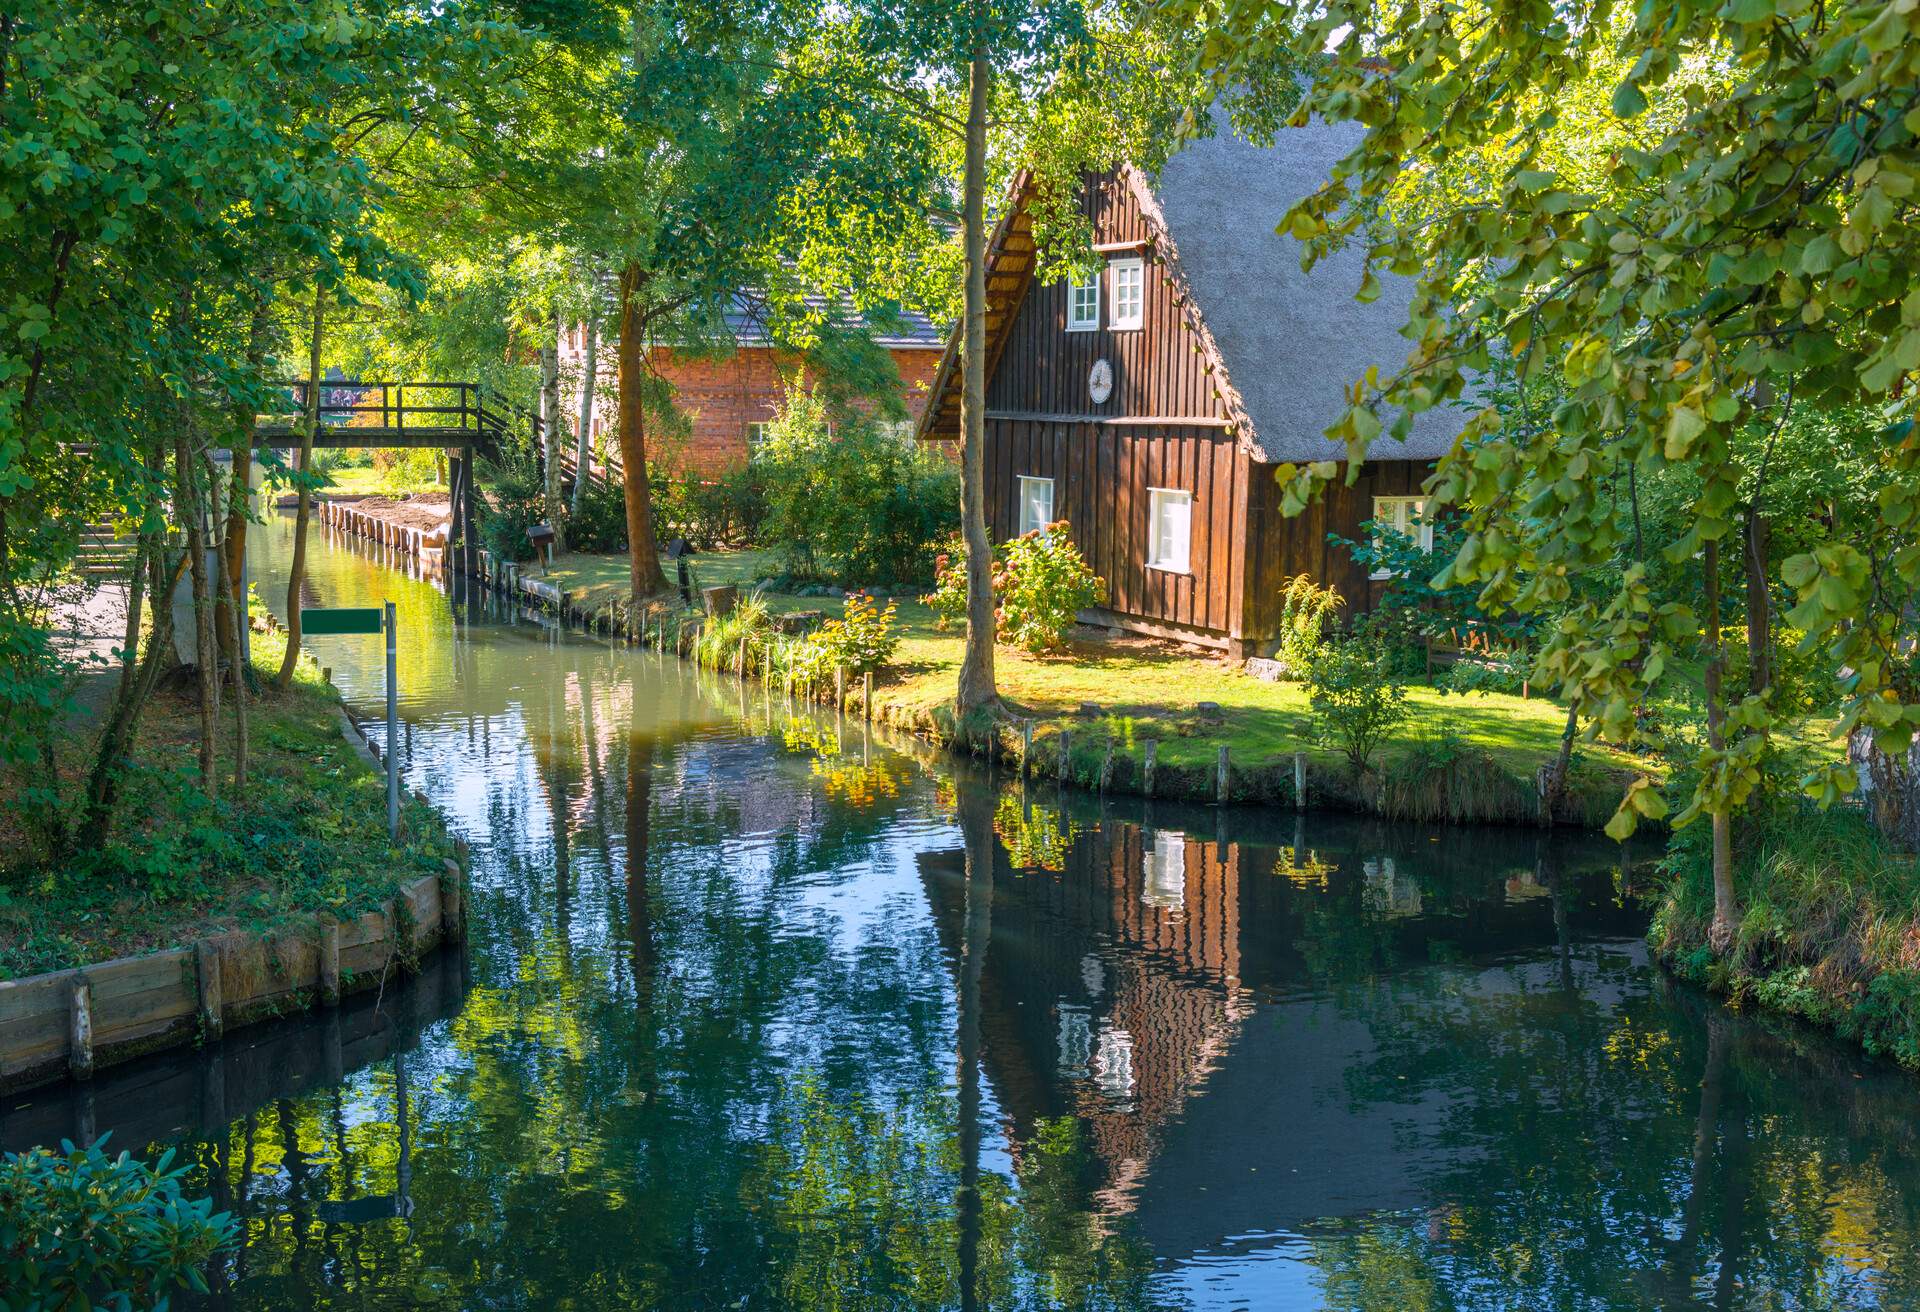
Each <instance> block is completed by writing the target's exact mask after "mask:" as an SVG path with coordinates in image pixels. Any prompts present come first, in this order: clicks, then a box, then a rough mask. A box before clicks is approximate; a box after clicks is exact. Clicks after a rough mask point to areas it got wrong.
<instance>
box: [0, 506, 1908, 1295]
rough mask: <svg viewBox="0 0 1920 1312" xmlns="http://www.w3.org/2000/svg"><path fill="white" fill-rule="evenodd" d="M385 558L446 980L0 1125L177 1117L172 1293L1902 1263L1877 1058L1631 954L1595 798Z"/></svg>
mask: <svg viewBox="0 0 1920 1312" xmlns="http://www.w3.org/2000/svg"><path fill="white" fill-rule="evenodd" d="M260 536H262V537H264V538H267V539H268V549H269V550H270V549H271V546H272V539H271V535H267V534H262V535H260ZM318 554H319V556H320V561H319V568H318V569H317V570H316V576H315V579H314V584H313V587H314V591H315V593H316V599H317V600H321V601H327V602H333V603H347V602H354V601H365V600H377V599H378V597H379V595H380V593H381V592H382V591H384V592H388V593H392V592H394V591H402V592H403V593H404V589H406V588H408V587H413V586H421V587H424V585H420V584H416V583H413V582H410V581H407V580H401V579H397V578H394V577H391V576H386V575H382V574H380V573H378V572H377V571H372V570H370V568H369V566H368V565H367V562H365V561H364V560H363V559H361V558H360V557H357V556H353V555H351V554H350V553H346V552H339V551H325V552H321V553H318ZM256 573H258V568H257V569H256ZM265 590H266V589H263V591H265ZM428 591H431V590H430V589H429V590H428ZM434 597H437V594H434ZM414 600H415V601H416V602H417V605H415V606H414V607H413V611H412V613H414V614H415V615H416V618H415V619H414V620H413V621H411V627H410V629H409V630H408V631H409V632H413V633H417V634H419V635H421V636H422V638H423V650H422V652H420V653H416V654H415V656H414V658H413V659H414V660H415V662H416V664H415V665H414V666H413V673H412V675H411V677H412V678H413V680H414V686H413V687H412V689H411V690H410V692H409V694H408V698H407V700H406V701H405V702H404V703H403V704H404V705H405V708H406V713H407V715H408V717H409V724H410V729H411V733H410V736H409V743H410V747H409V755H408V758H407V770H408V775H409V780H410V782H411V783H412V784H413V785H414V786H420V787H424V788H425V789H426V790H427V791H428V792H429V793H431V794H432V795H433V796H434V797H435V798H436V800H437V801H439V802H441V803H442V804H443V805H445V806H446V807H447V808H448V809H449V810H450V811H451V812H452V813H453V814H454V815H455V816H456V819H457V823H458V824H459V825H460V827H461V829H462V831H463V832H464V833H465V834H466V835H467V836H468V837H469V838H470V839H471V840H472V842H473V843H474V849H475V862H476V866H475V893H474V900H473V913H472V921H471V927H472V944H471V956H470V964H469V965H468V967H467V969H468V970H469V971H470V976H471V977H470V979H467V978H464V977H463V975H462V970H461V964H462V963H461V962H460V961H459V960H458V959H442V961H441V962H440V963H439V964H438V965H437V967H436V968H435V969H434V970H432V971H430V972H429V973H428V974H427V975H425V976H423V977H422V978H421V979H420V980H418V981H415V982H413V983H410V984H408V985H406V986H403V987H400V988H398V989H396V990H392V991H389V992H388V994H386V995H385V996H384V997H381V998H380V999H378V1000H375V999H371V998H362V999H358V1000H356V1001H355V1002H354V1003H353V1004H352V1005H351V1006H350V1007H347V1008H344V1009H342V1011H340V1012H339V1013H337V1014H335V1015H331V1016H324V1017H319V1018H315V1019H311V1020H306V1021H301V1022H296V1023H290V1024H287V1025H283V1026H277V1027H265V1028H261V1029H256V1030H252V1031H243V1032H241V1033H240V1034H237V1035H235V1036H234V1037H232V1038H230V1039H229V1040H228V1041H227V1042H226V1043H225V1044H224V1045H222V1046H221V1047H219V1048H217V1049H214V1050H212V1051H210V1052H208V1053H205V1054H188V1055H184V1056H175V1057H171V1058H166V1059H160V1060H155V1061H151V1062H148V1063H144V1064H141V1065H136V1066H132V1067H127V1068H122V1069H120V1070H116V1071H114V1072H110V1073H108V1075H107V1076H106V1077H105V1078H103V1079H102V1080H101V1081H99V1082H98V1084H97V1087H96V1088H94V1089H93V1090H91V1091H88V1092H87V1093H85V1094H77V1093H74V1092H71V1091H68V1090H56V1091H46V1092H42V1093H40V1094H37V1095H32V1096H29V1097H27V1098H24V1099H19V1100H16V1103H17V1105H13V1104H10V1105H9V1106H8V1108H7V1109H6V1110H5V1112H4V1119H3V1120H0V1137H4V1139H5V1140H6V1141H7V1142H8V1143H9V1144H19V1143H23V1142H32V1141H51V1140H54V1139H57V1138H58V1137H60V1136H61V1135H65V1134H70V1133H73V1132H75V1129H76V1128H77V1127H81V1126H97V1127H98V1128H100V1129H107V1128H114V1129H116V1134H117V1136H118V1137H119V1139H120V1141H121V1142H125V1143H135V1144H152V1145H154V1146H156V1147H157V1146H158V1145H160V1144H163V1143H167V1142H178V1143H181V1144H183V1145H184V1147H185V1149H186V1150H187V1151H188V1152H189V1153H190V1154H191V1156H192V1157H193V1159H194V1161H195V1162H196V1163H197V1165H198V1168H199V1170H200V1171H201V1172H203V1175H204V1185H205V1187H206V1188H207V1189H208V1190H209V1191H211V1192H212V1193H214V1194H215V1196H216V1197H217V1198H218V1199H219V1201H220V1205H221V1206H223V1207H228V1208H231V1209H232V1210H234V1211H235V1212H236V1214H238V1215H240V1216H241V1217H242V1218H243V1219H244V1221H245V1225H246V1245H245V1247H244V1249H243V1250H242V1251H241V1252H239V1253H237V1254H236V1255H234V1257H233V1258H232V1259H231V1260H230V1261H228V1262H227V1263H226V1265H225V1266H223V1268H222V1269H221V1270H220V1271H219V1272H218V1273H217V1274H218V1281H217V1284H216V1287H215V1292H214V1295H213V1296H212V1299H211V1302H212V1303H213V1304H214V1305H216V1306H220V1307H232V1308H269V1307H283V1306H293V1305H298V1306H314V1307H352V1308H369V1307H396V1308H398V1307H443V1308H468V1307H475V1306H492V1307H525V1308H545V1307H550V1306H561V1305H564V1306H570V1307H672V1308H748V1309H754V1308H767V1309H771V1308H796V1309H813V1308H821V1309H826V1308H833V1309H842V1308H869V1307H871V1308H900V1307H914V1308H920V1307H927V1308H968V1309H970V1308H981V1309H988V1308H1026V1307H1036V1308H1037V1307H1068V1308H1113V1309H1132V1308H1189V1307H1193V1308H1214V1307H1262V1308H1265V1307H1335V1308H1367V1309H1374V1308H1379V1309H1387V1308H1394V1309H1398V1308H1435V1309H1438V1308H1483V1307H1484V1308H1507V1307H1513V1308H1521V1307H1525V1308H1535V1307H1580V1308H1616V1307H1617V1308H1641V1307H1647V1306H1664V1307H1689V1306H1699V1307H1721V1308H1725V1307H1749V1306H1782V1307H1836V1308H1856V1307H1859V1308H1864V1307H1900V1306H1908V1305H1912V1304H1913V1303H1914V1302H1915V1300H1916V1295H1917V1294H1920V1290H1917V1289H1916V1286H1920V1276H1917V1275H1916V1260H1915V1254H1916V1236H1917V1235H1920V1216H1917V1215H1916V1204H1917V1203H1920V1178H1916V1171H1917V1170H1920V1168H1916V1166H1915V1162H1916V1157H1915V1155H1914V1148H1915V1146H1916V1145H1915V1143H1914V1141H1913V1140H1914V1128H1913V1111H1914V1108H1915V1088H1914V1085H1913V1083H1912V1082H1911V1080H1910V1079H1909V1078H1908V1077H1905V1076H1902V1075H1899V1074H1897V1073H1893V1072H1889V1071H1886V1070H1883V1069H1880V1068H1877V1067H1872V1066H1869V1065H1867V1064H1865V1063H1863V1062H1861V1061H1859V1060H1858V1059H1856V1058H1855V1057H1854V1056H1853V1055H1852V1054H1851V1053H1849V1052H1847V1051H1846V1050H1844V1049H1841V1048H1838V1047H1836V1046H1833V1045H1829V1044H1827V1043H1825V1042H1823V1041H1821V1040H1818V1039H1816V1038H1814V1037H1811V1036H1809V1035H1806V1034H1803V1033H1800V1032H1797V1031H1790V1030H1773V1029H1769V1028H1767V1027H1765V1026H1762V1025H1757V1024H1754V1023H1752V1022H1750V1021H1748V1020H1745V1019H1742V1018H1740V1017H1737V1016H1731V1015H1728V1014H1726V1013H1725V1012H1723V1011H1721V1010H1719V1009H1716V1008H1713V1007H1710V1006H1708V1005H1706V1004H1705V1003H1704V1002H1702V1001H1701V1000H1700V999H1698V998H1697V997H1694V996H1693V995H1690V994H1686V993H1681V992H1675V991H1673V990H1671V989H1669V988H1668V987H1666V986H1665V985H1664V984H1663V983H1662V981H1661V980H1660V978H1659V977H1658V976H1657V975H1656V974H1654V973H1652V972H1651V971H1649V969H1648V968H1647V964H1646V961H1645V954H1644V952H1643V950H1642V949H1641V947H1640V945H1639V934H1640V931H1641V927H1642V920H1641V916H1640V913H1639V912H1637V911H1636V910H1635V909H1634V908H1633V905H1632V902H1631V899H1630V897H1628V896H1627V893H1628V890H1627V889H1626V887H1625V875H1624V874H1623V870H1622V867H1621V865H1620V858H1619V855H1618V853H1617V852H1616V850H1615V849H1614V848H1613V847H1612V845H1611V844H1606V843H1589V842H1584V841H1579V840H1567V839H1564V838H1563V839H1560V840H1558V841H1552V842H1549V841H1546V840H1543V839H1541V838H1539V837H1538V836H1536V835H1534V834H1531V833H1525V832H1517V831H1467V830H1440V829H1430V830H1429V829H1412V828H1399V827H1388V826H1383V825H1379V824H1373V823H1367V822H1361V821H1356V820H1352V819H1346V818H1341V817H1325V816H1317V815H1316V816H1304V817H1303V816H1295V815H1293V814H1291V813H1277V812H1246V811H1226V812H1221V811H1217V810H1213V809H1201V808H1182V807H1173V806H1164V805H1163V806H1158V807H1152V808H1149V807H1142V806H1134V805H1127V804H1123V803H1121V802H1118V801H1113V802H1107V803H1103V802H1101V801H1099V800H1097V799H1090V798H1086V797H1084V796H1081V795H1063V794H1061V793H1059V792H1058V791H1056V790H1053V789H1051V788H1046V787H1038V786H1036V787H1032V788H1029V789H1022V788H1021V787H1020V786H1019V785H1018V784H1017V783H1016V782H1013V781H1007V780H994V779H991V778H986V777H982V776H979V775H976V774H973V773H970V772H967V771H964V770H959V771H956V770H955V769H954V768H953V767H951V766H950V765H948V764H946V763H944V762H942V761H937V760H934V759H932V758H931V757H929V756H928V755H927V754H926V753H925V752H924V750H923V749H920V748H918V747H916V746H915V745H913V744H910V743H899V742H891V741H888V740H885V739H884V738H882V737H881V736H879V735H876V734H874V733H873V732H871V731H869V730H867V729H866V728H865V726H862V725H860V724H858V723H856V722H852V721H849V720H846V719H844V718H842V717H836V716H832V715H826V716H819V715H815V714H812V713H811V712H809V711H807V710H806V709H805V708H801V707H789V706H788V705H786V704H785V703H783V702H781V701H780V700H779V699H778V698H772V699H769V698H767V697H764V696H762V695H760V694H759V693H758V692H757V691H755V690H752V689H745V688H743V687H742V686H741V685H740V684H739V683H737V682H735V681H733V680H727V679H712V678H707V677H698V676H693V675H691V674H689V673H688V672H687V671H686V670H685V669H684V667H682V666H680V665H679V664H677V663H673V662H667V661H664V660H662V659H661V658H659V657H657V656H655V655H653V654H651V653H634V652H629V651H624V650H617V649H614V648H612V647H611V646H609V645H606V644H601V643H596V642H593V641H589V640H582V639H577V638H569V637H566V636H564V635H558V634H555V633H553V632H551V631H549V630H546V629H543V628H540V627H539V626H537V625H527V624H524V623H520V624H515V623H513V622H511V621H510V620H508V619H507V618H505V617H498V618H489V617H487V616H486V615H484V614H480V613H476V614H475V615H473V616H472V617H471V618H468V617H466V616H464V615H456V614H455V613H453V612H450V611H449V609H448V608H447V607H446V605H445V603H444V600H438V601H435V600H433V598H426V599H418V598H416V599H414ZM323 659H325V660H327V661H328V662H329V663H330V664H332V665H333V666H334V668H335V670H336V672H337V676H338V677H339V678H340V680H341V682H342V684H343V686H345V687H346V688H347V690H348V692H349V695H350V696H365V697H366V698H367V700H368V702H369V704H371V703H372V701H373V694H374V692H375V690H377V687H378V671H377V666H375V665H374V661H375V660H376V659H377V653H373V652H371V651H369V652H368V653H366V655H365V658H364V662H363V661H362V658H361V657H360V656H359V655H357V654H356V652H355V651H354V650H352V649H351V648H349V647H348V646H347V645H345V644H344V643H343V644H342V645H340V646H339V647H337V648H336V649H334V650H331V651H328V652H326V653H325V654H324V655H323Z"/></svg>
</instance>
